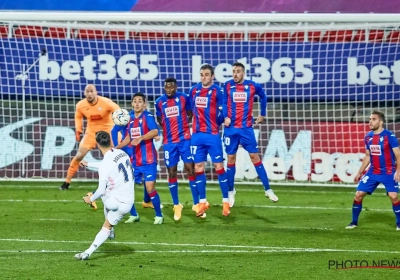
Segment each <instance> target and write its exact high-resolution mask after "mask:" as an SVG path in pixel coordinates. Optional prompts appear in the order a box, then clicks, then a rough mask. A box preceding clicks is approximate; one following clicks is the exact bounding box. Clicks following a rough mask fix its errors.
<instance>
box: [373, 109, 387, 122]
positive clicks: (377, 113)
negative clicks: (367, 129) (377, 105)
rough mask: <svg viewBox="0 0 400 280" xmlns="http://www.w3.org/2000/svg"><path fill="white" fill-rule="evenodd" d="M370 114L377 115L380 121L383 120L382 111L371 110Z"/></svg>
mask: <svg viewBox="0 0 400 280" xmlns="http://www.w3.org/2000/svg"><path fill="white" fill-rule="evenodd" d="M371 115H377V116H378V117H379V119H380V120H381V121H383V122H385V114H384V113H383V112H381V111H378V110H373V111H372V112H371Z"/></svg>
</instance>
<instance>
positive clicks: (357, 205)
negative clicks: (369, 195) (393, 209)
mask: <svg viewBox="0 0 400 280" xmlns="http://www.w3.org/2000/svg"><path fill="white" fill-rule="evenodd" d="M399 209H400V208H399ZM361 210H362V201H355V200H354V201H353V208H352V221H351V223H352V224H355V225H357V224H358V216H360V213H361Z"/></svg>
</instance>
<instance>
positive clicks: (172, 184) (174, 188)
mask: <svg viewBox="0 0 400 280" xmlns="http://www.w3.org/2000/svg"><path fill="white" fill-rule="evenodd" d="M168 187H169V192H170V193H171V197H172V202H173V203H174V205H177V204H179V197H178V179H177V178H170V179H168Z"/></svg>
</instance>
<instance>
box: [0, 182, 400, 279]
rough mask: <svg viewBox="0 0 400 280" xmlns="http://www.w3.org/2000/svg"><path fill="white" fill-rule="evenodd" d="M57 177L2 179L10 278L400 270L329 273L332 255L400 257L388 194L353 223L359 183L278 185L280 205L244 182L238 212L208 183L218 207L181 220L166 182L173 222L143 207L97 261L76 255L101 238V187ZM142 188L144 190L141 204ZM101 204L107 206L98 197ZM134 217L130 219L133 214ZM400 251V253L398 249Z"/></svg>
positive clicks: (348, 275) (3, 255)
mask: <svg viewBox="0 0 400 280" xmlns="http://www.w3.org/2000/svg"><path fill="white" fill-rule="evenodd" d="M58 185H59V184H58V183H15V182H1V183H0V221H1V222H2V230H1V232H0V263H1V269H0V271H1V279H83V278H90V279H135V278H137V277H140V278H139V279H195V278H199V279H221V278H222V277H225V278H226V279H373V278H377V279H391V278H392V277H393V276H398V275H399V270H398V269H348V270H337V269H328V263H329V261H330V260H337V261H346V260H367V261H368V262H369V263H370V264H372V261H379V260H397V257H398V255H399V251H400V249H398V246H396V245H395V244H397V242H395V241H396V240H397V239H398V236H399V235H400V232H396V231H395V219H394V214H393V212H392V211H391V204H390V201H389V199H388V198H387V197H386V196H385V194H384V192H383V191H382V190H378V191H377V193H375V194H374V195H373V196H371V197H367V198H366V200H365V202H364V205H363V206H364V208H365V211H363V212H362V213H361V218H360V226H359V227H358V228H357V229H355V230H345V229H344V227H345V226H346V225H347V224H348V223H349V222H350V220H351V203H352V199H353V194H354V189H349V188H332V187H331V188H317V187H275V188H274V189H275V192H276V194H277V195H278V196H279V202H278V203H277V204H273V203H272V202H271V201H269V200H268V199H266V198H265V197H264V196H263V191H262V188H261V187H258V186H237V189H238V193H237V195H236V204H235V206H234V207H233V208H232V209H231V215H230V216H229V217H228V218H226V217H223V216H222V214H221V210H222V207H221V206H220V204H221V202H220V201H221V195H220V192H219V190H218V188H217V186H209V190H208V200H209V202H210V203H211V205H212V207H211V208H210V209H209V210H208V211H207V218H206V219H199V218H196V217H195V215H194V213H193V212H192V211H191V205H192V204H191V195H190V192H189V190H188V188H187V186H184V185H183V184H181V185H180V198H181V202H182V203H183V204H184V206H185V208H184V210H183V217H182V219H181V221H179V222H175V221H174V220H173V213H172V207H171V204H170V201H171V199H170V195H169V192H168V188H167V187H166V186H165V185H162V184H159V193H160V196H161V200H162V201H163V202H164V209H163V213H164V217H165V224H163V225H153V224H152V222H153V216H154V212H153V210H152V209H142V207H141V205H140V204H137V209H138V212H139V214H140V216H141V221H140V222H139V223H135V224H124V223H123V222H122V223H120V224H119V225H117V226H116V234H117V239H116V240H115V241H107V242H106V243H104V244H103V245H102V246H101V247H100V248H99V249H98V251H96V252H95V253H94V254H93V255H92V256H91V258H90V259H89V260H88V261H76V260H75V259H74V258H73V255H74V254H75V253H76V252H81V251H84V250H85V249H87V247H88V246H89V245H90V244H91V242H92V241H93V238H94V237H95V235H96V234H97V232H98V231H99V230H100V228H101V225H102V223H103V221H104V215H103V211H102V210H101V209H99V210H97V211H94V210H91V209H90V208H88V207H87V206H86V205H85V204H84V203H83V202H82V196H83V195H84V194H85V193H86V192H87V191H89V190H92V189H94V188H95V186H94V185H93V184H83V183H74V184H73V185H72V187H71V189H70V190H68V191H65V192H61V191H59V190H58ZM141 199H142V188H141V187H137V188H136V200H137V201H141ZM98 204H99V206H101V207H102V204H101V202H99V203H98ZM124 220H125V219H124ZM395 251H397V253H395Z"/></svg>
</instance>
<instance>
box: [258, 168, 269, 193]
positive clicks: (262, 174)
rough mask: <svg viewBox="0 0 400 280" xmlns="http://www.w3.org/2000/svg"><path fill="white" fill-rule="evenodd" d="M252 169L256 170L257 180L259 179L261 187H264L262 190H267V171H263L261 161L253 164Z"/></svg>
mask: <svg viewBox="0 0 400 280" xmlns="http://www.w3.org/2000/svg"><path fill="white" fill-rule="evenodd" d="M254 167H255V168H256V171H257V174H258V178H260V180H261V182H262V184H263V186H264V190H266V191H267V190H269V189H270V187H269V180H268V175H267V171H265V168H264V165H263V164H262V162H261V161H259V162H256V163H254Z"/></svg>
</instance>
